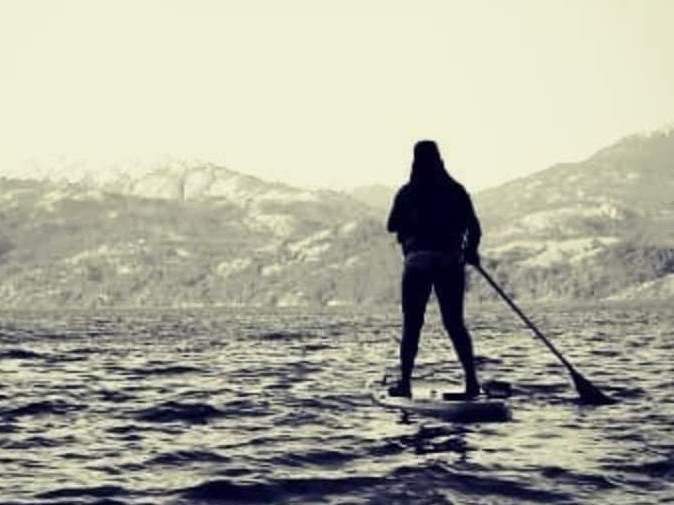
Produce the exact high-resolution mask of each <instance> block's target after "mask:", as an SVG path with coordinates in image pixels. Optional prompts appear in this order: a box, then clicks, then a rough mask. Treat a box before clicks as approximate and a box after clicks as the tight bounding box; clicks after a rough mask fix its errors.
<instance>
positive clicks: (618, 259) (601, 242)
mask: <svg viewBox="0 0 674 505" xmlns="http://www.w3.org/2000/svg"><path fill="white" fill-rule="evenodd" d="M476 205H477V208H478V212H479V214H480V216H481V217H482V221H483V225H484V228H485V230H486V233H485V239H484V253H485V255H486V256H487V257H488V259H489V262H488V264H489V266H491V267H492V268H493V269H495V270H496V271H497V273H499V275H500V277H501V278H502V279H503V280H504V281H505V282H507V283H508V284H509V285H510V286H512V287H513V289H514V287H515V286H516V287H517V288H516V291H517V292H518V293H519V294H520V295H522V296H527V297H532V298H536V299H540V298H552V299H554V298H557V297H564V298H581V299H596V298H604V297H613V296H616V293H619V292H621V291H624V290H631V291H632V292H635V293H637V292H638V293H640V297H641V298H644V299H647V298H649V297H656V298H660V297H662V296H663V294H664V293H666V292H667V290H662V289H657V288H656V287H655V286H657V283H656V284H652V283H653V281H656V280H657V279H660V278H662V277H665V276H667V275H668V274H670V273H672V272H674V235H672V233H671V230H673V229H674V130H670V131H661V132H655V133H652V134H650V135H634V136H630V137H627V138H625V139H622V140H621V141H619V142H617V143H616V144H613V145H611V146H609V147H607V148H605V149H602V150H600V151H599V152H597V153H596V154H594V155H593V156H591V157H590V158H588V159H587V160H584V161H582V162H579V163H567V164H560V165H555V166H553V167H550V168H548V169H547V170H543V171H542V172H539V173H537V174H534V175H531V176H529V177H525V178H522V179H518V180H514V181H511V182H509V183H507V184H504V185H502V186H499V187H497V188H494V189H491V190H487V191H483V192H481V193H479V194H478V195H476ZM649 286H651V287H650V288H649Z"/></svg>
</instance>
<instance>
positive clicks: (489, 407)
mask: <svg viewBox="0 0 674 505" xmlns="http://www.w3.org/2000/svg"><path fill="white" fill-rule="evenodd" d="M389 385H390V384H382V382H381V381H377V382H373V383H371V384H369V386H368V387H369V389H370V391H371V393H372V399H373V400H374V402H375V403H376V404H377V405H380V406H382V407H385V408H390V409H396V410H402V411H404V412H409V413H415V414H420V415H426V416H433V417H439V418H442V419H444V420H446V421H452V422H459V423H471V422H503V421H508V420H510V418H511V413H510V409H509V408H508V404H507V403H506V402H505V401H503V400H497V399H491V398H488V397H485V396H479V397H477V398H476V399H473V400H466V399H462V398H461V396H462V395H461V394H458V393H450V394H447V393H444V394H443V392H442V391H440V390H439V389H438V388H437V387H431V386H428V385H422V384H420V385H416V384H415V385H414V386H413V390H412V394H413V397H412V398H405V397H400V396H389V394H388V387H389ZM445 398H448V399H445Z"/></svg>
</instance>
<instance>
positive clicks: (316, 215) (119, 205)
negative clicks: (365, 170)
mask: <svg viewBox="0 0 674 505" xmlns="http://www.w3.org/2000/svg"><path fill="white" fill-rule="evenodd" d="M52 168H53V170H52V171H51V172H48V171H45V170H40V171H38V170H36V173H38V174H39V177H40V178H39V179H38V180H18V179H8V178H4V179H0V191H1V194H2V198H1V199H0V223H2V227H1V233H0V276H1V277H0V279H1V280H0V296H2V299H3V301H4V304H5V306H6V307H16V308H22V307H29V306H30V307H60V306H78V307H82V306H131V307H137V306H144V305H161V306H189V305H209V304H229V305H237V304H246V305H248V304H261V305H267V304H273V305H296V304H303V303H309V302H311V303H320V304H340V303H352V302H354V301H355V302H360V301H375V302H376V301H384V300H387V299H390V298H391V297H394V296H395V295H394V292H395V288H394V285H393V283H391V282H390V278H391V276H397V275H398V273H397V272H398V271H399V265H398V261H397V257H396V253H395V245H394V243H393V242H392V241H391V240H390V239H389V238H388V237H385V236H384V235H383V234H382V233H381V232H379V231H380V230H381V228H382V224H381V222H380V220H379V219H378V216H377V215H376V213H373V212H372V211H371V209H369V208H368V207H366V206H365V205H362V204H360V203H358V202H357V201H356V200H354V199H353V198H351V197H349V196H348V195H345V194H342V193H337V192H333V191H305V190H301V189H297V188H293V187H290V186H287V185H283V184H279V183H268V182H265V181H262V180H260V179H257V178H255V177H251V176H247V175H243V174H240V173H237V172H234V171H231V170H228V169H226V168H223V167H218V166H215V165H212V164H208V163H206V164H204V163H201V162H189V163H188V162H185V163H180V164H175V163H174V164H170V165H167V166H160V167H155V168H152V169H150V170H148V171H146V172H144V173H143V172H141V175H137V176H135V177H130V176H129V175H128V173H125V171H117V172H115V171H114V170H113V171H111V172H104V171H101V172H99V173H98V174H94V176H95V177H92V175H91V174H90V173H89V172H77V173H75V175H73V172H69V171H68V170H67V167H59V166H56V165H53V166H52ZM46 174H47V175H46ZM373 236H375V237H378V240H375V241H372V240H371V237H373ZM382 258H383V261H382V260H381V259H382Z"/></svg>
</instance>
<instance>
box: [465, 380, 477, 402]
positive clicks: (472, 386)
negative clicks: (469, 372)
mask: <svg viewBox="0 0 674 505" xmlns="http://www.w3.org/2000/svg"><path fill="white" fill-rule="evenodd" d="M465 394H466V398H469V399H473V398H477V397H478V396H480V384H478V382H477V381H474V382H472V381H471V382H470V383H468V384H466V393H465Z"/></svg>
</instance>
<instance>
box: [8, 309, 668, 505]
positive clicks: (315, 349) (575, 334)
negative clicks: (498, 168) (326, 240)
mask: <svg viewBox="0 0 674 505" xmlns="http://www.w3.org/2000/svg"><path fill="white" fill-rule="evenodd" d="M523 308H524V309H525V312H529V311H528V310H526V309H527V308H526V307H523ZM478 309H479V307H477V306H469V307H468V316H469V317H468V322H469V327H470V329H471V331H472V333H473V337H474V340H475V346H476V351H477V355H478V364H479V373H480V377H481V378H482V379H500V380H506V381H509V382H510V383H511V384H513V387H514V395H513V397H512V398H511V400H510V405H511V408H512V411H513V420H512V421H510V422H505V423H481V424H452V423H448V422H443V421H442V420H438V419H432V418H424V417H418V416H417V417H415V416H406V415H404V414H403V413H401V412H397V411H389V410H385V409H383V408H381V407H378V406H376V405H374V404H373V403H372V401H371V398H370V395H369V393H368V390H367V389H366V388H365V384H366V383H367V382H368V381H371V380H373V379H378V378H381V377H382V375H383V372H384V370H385V369H389V370H391V371H394V370H395V369H396V365H397V360H396V356H397V346H396V343H395V341H394V337H396V336H398V331H399V314H398V312H397V310H396V309H395V308H392V309H390V310H385V309H380V310H378V311H375V312H366V311H358V312H353V311H347V310H334V311H323V312H317V311H314V312H306V311H300V310H294V311H285V312H272V311H264V310H260V311H253V310H246V311H243V312H236V311H233V310H231V309H226V310H225V309H223V310H194V311H160V312H159V311H154V312H149V311H148V312H141V311H128V312H113V311H109V312H97V313H55V312H53V313H52V312H49V313H45V312H43V313H3V314H0V340H1V344H0V345H1V347H0V367H1V368H0V446H1V447H2V452H1V453H0V469H1V475H2V480H1V481H0V502H1V503H3V504H5V505H7V504H15V503H16V504H18V503H21V504H33V503H40V504H43V503H67V504H80V503H81V504H93V503H96V504H101V505H102V504H106V505H114V504H127V503H128V504H182V503H265V504H266V503H312V504H313V503H334V504H378V503H381V504H389V503H391V504H396V503H400V504H403V503H414V504H443V503H462V504H467V503H497V504H507V503H527V502H530V503H537V502H541V503H542V502H545V503H592V504H595V503H611V504H615V505H617V504H623V503H624V504H635V503H672V502H673V500H674V395H673V393H674V358H673V357H672V356H673V355H674V322H673V317H672V315H673V314H672V311H671V309H669V308H667V307H663V306H661V307H659V308H639V309H630V308H626V307H620V306H609V307H593V308H573V309H571V308H566V309H564V308H550V307H537V308H535V309H534V310H532V311H531V312H532V313H531V314H530V316H532V318H533V319H534V321H535V322H537V323H538V324H539V326H540V328H541V329H542V331H543V332H544V333H545V334H546V335H547V336H549V337H551V338H552V339H553V340H554V342H555V343H556V344H557V345H558V347H559V348H560V349H561V350H562V352H563V353H564V354H565V355H566V356H567V357H568V358H569V359H570V360H571V362H572V363H573V364H574V365H576V366H577V368H578V369H579V370H580V371H581V372H582V373H583V375H585V376H586V377H587V378H589V379H590V380H591V381H592V382H593V383H594V384H595V385H597V386H599V387H600V388H601V389H602V390H603V391H604V392H606V393H607V394H609V395H611V396H613V397H614V398H616V399H618V400H620V403H618V404H617V405H612V406H603V407H587V406H581V405H578V404H577V403H576V402H575V398H576V396H575V392H574V390H573V388H572V387H571V386H570V383H569V381H568V375H567V373H566V371H565V370H564V369H563V368H562V367H561V366H560V365H559V364H558V363H557V362H556V361H555V358H554V357H553V356H552V355H551V354H550V353H549V351H548V350H547V349H546V348H545V347H544V346H543V344H541V343H540V342H539V341H537V340H535V339H534V338H533V337H532V335H531V333H530V332H529V330H527V329H526V328H523V327H522V326H521V324H520V323H519V322H518V320H517V319H515V316H513V315H512V314H511V313H510V312H507V311H506V310H505V309H502V308H498V307H492V308H489V309H486V310H485V309H484V308H483V309H482V312H481V313H478ZM418 363H419V366H418V367H417V374H418V375H419V376H422V377H423V380H424V381H427V382H428V381H433V382H437V383H443V384H445V387H446V389H448V390H452V389H458V388H460V383H461V375H460V373H459V368H458V366H457V363H456V361H455V358H454V355H453V352H452V350H451V347H450V345H449V340H448V339H447V337H446V336H445V334H444V332H443V331H442V328H441V326H440V323H439V318H438V314H437V311H436V310H435V309H433V310H432V311H431V312H430V313H429V315H428V318H427V324H426V326H425V328H424V334H423V337H422V344H421V352H420V355H419V359H418ZM420 380H421V379H420Z"/></svg>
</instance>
